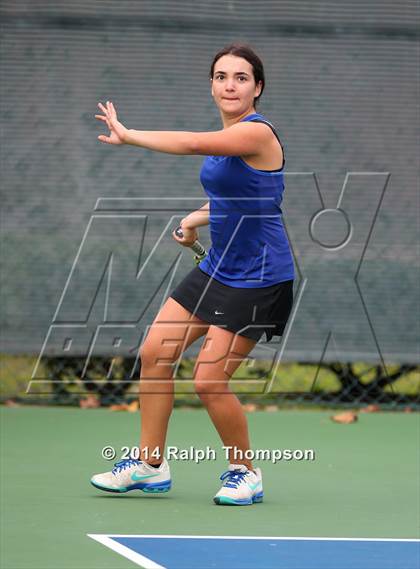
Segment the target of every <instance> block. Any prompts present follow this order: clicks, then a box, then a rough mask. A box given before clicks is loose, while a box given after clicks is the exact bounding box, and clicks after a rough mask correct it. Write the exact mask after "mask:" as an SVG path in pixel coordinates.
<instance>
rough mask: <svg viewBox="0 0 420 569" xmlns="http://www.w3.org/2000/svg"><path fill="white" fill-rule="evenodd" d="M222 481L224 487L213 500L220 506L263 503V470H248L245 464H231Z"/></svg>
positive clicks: (222, 476)
mask: <svg viewBox="0 0 420 569" xmlns="http://www.w3.org/2000/svg"><path fill="white" fill-rule="evenodd" d="M220 480H224V482H223V486H222V487H221V489H220V490H219V491H218V492H217V494H216V496H215V497H214V498H213V500H214V502H215V503H216V504H217V505H219V506H249V505H251V504H254V503H256V502H262V501H263V496H264V492H263V486H262V475H261V470H260V469H259V468H256V469H255V471H253V470H248V469H247V467H246V466H245V465H244V464H230V465H229V470H227V471H226V472H224V473H223V474H222V475H221V477H220Z"/></svg>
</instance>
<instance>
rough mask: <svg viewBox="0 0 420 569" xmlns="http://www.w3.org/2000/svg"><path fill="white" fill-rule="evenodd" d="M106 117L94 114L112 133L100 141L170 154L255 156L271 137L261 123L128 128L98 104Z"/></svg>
mask: <svg viewBox="0 0 420 569" xmlns="http://www.w3.org/2000/svg"><path fill="white" fill-rule="evenodd" d="M98 106H99V108H100V109H101V110H102V112H103V113H104V115H95V117H96V118H97V119H99V120H102V121H104V122H106V124H107V126H108V128H109V130H110V134H109V136H105V135H100V136H98V139H99V140H100V141H101V142H106V143H108V144H132V145H135V146H141V147H142V148H148V149H149V150H155V151H156V152H166V153H168V154H184V155H186V154H198V155H204V156H206V155H211V156H252V155H255V154H258V153H259V152H260V151H261V147H262V146H263V145H264V144H266V143H267V142H268V141H269V140H270V139H271V137H272V133H271V130H270V128H269V127H267V126H266V125H264V124H262V123H253V122H239V123H236V124H234V125H233V126H230V127H229V128H226V129H223V130H218V131H215V132H184V131H160V130H150V131H147V130H144V131H143V130H133V129H127V128H126V127H125V126H124V125H123V124H121V123H120V122H119V121H118V119H117V112H116V110H115V107H114V105H113V104H112V103H111V102H110V101H107V103H106V105H105V106H104V105H102V103H99V105H98Z"/></svg>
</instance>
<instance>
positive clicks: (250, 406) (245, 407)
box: [242, 403, 257, 413]
mask: <svg viewBox="0 0 420 569" xmlns="http://www.w3.org/2000/svg"><path fill="white" fill-rule="evenodd" d="M242 408H243V410H244V411H245V412H246V413H253V412H254V411H256V410H257V406H256V405H255V403H245V404H244V405H242Z"/></svg>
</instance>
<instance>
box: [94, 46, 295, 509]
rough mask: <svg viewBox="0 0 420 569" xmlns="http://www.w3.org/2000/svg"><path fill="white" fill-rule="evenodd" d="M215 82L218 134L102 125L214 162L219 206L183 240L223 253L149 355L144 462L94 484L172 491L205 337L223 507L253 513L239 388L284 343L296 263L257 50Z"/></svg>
mask: <svg viewBox="0 0 420 569" xmlns="http://www.w3.org/2000/svg"><path fill="white" fill-rule="evenodd" d="M210 83H211V93H212V96H213V98H214V102H215V104H216V105H217V107H218V110H219V112H220V116H221V120H222V124H223V128H222V129H221V130H218V131H215V132H178V131H176V132H174V131H169V132H167V131H139V130H131V129H127V128H126V127H125V126H123V125H122V124H121V123H120V122H119V121H118V118H117V112H116V109H115V106H114V104H113V103H112V102H111V101H108V102H106V104H101V103H99V108H100V109H101V111H102V113H103V114H99V115H96V118H97V119H99V120H101V121H103V122H104V123H105V124H106V125H107V126H108V128H109V131H110V133H109V135H108V136H106V135H100V136H99V137H98V138H99V140H100V141H102V142H105V143H108V144H130V145H135V146H140V147H141V148H148V149H150V150H155V151H157V152H165V153H168V154H181V155H189V154H193V155H194V154H197V155H204V156H205V159H204V162H203V166H202V169H201V175H200V180H201V183H202V185H203V187H204V190H205V192H206V194H207V196H208V198H209V202H208V203H206V204H205V205H204V206H203V207H202V208H201V209H200V210H197V211H196V212H193V213H191V214H190V215H188V216H187V217H186V218H184V219H183V220H182V222H181V228H182V231H183V235H184V236H183V238H179V237H178V236H176V235H175V233H174V234H173V238H174V239H175V240H176V241H178V242H179V243H181V244H182V245H185V246H189V245H191V244H192V243H193V242H194V241H195V239H197V237H198V231H197V227H200V226H203V225H206V224H210V233H211V240H212V246H211V248H210V250H209V254H208V256H207V257H206V258H205V259H204V260H203V261H201V262H200V264H199V265H197V266H196V267H195V268H194V269H193V270H192V271H191V272H190V273H189V274H188V275H187V276H186V277H185V278H184V280H183V281H182V282H181V283H180V284H179V285H178V286H177V287H176V288H175V290H173V291H172V294H171V295H170V297H169V298H168V299H167V301H166V303H165V304H164V305H163V307H162V308H161V310H160V311H159V313H158V315H157V316H156V318H155V320H154V322H153V324H152V326H151V328H150V330H149V332H148V334H147V336H146V338H145V340H144V342H143V345H142V346H141V349H140V356H141V376H140V415H141V440H140V447H139V448H140V455H139V460H135V459H134V458H130V459H128V460H122V461H120V462H117V463H116V465H115V468H114V469H113V470H112V471H110V472H106V473H103V474H97V475H95V476H94V477H93V478H92V479H91V482H92V484H93V485H94V486H95V487H97V488H99V489H101V490H105V491H110V492H127V491H129V490H134V489H140V490H143V491H144V492H166V491H168V490H169V489H170V488H171V475H170V470H169V465H168V462H167V460H166V458H165V441H166V434H167V428H168V422H169V417H170V415H171V411H172V407H173V400H174V395H173V392H174V389H173V364H174V363H175V362H176V361H177V360H178V359H179V357H180V355H181V354H182V353H183V352H184V351H185V350H186V349H187V348H188V346H189V345H191V344H192V343H193V342H194V341H196V340H197V339H198V338H200V337H202V336H205V340H204V342H203V345H202V347H201V350H200V352H199V355H198V357H197V361H196V364H195V368H194V382H195V388H196V392H197V394H198V396H199V397H200V399H201V401H202V402H203V404H204V405H205V407H206V409H207V411H208V413H209V415H210V418H211V420H212V422H213V424H214V426H215V428H216V429H217V432H218V433H219V435H220V438H221V440H222V442H223V445H224V446H226V447H231V448H232V451H231V453H230V455H229V456H230V460H229V462H230V464H229V467H228V470H227V471H226V472H224V473H223V474H222V476H221V477H220V478H221V480H222V481H223V485H222V487H221V489H220V490H219V491H218V492H217V494H216V495H215V496H214V502H215V503H216V504H221V505H250V504H253V503H256V502H261V501H262V500H263V486H262V475H261V470H260V469H259V468H254V466H253V464H252V462H251V461H250V460H249V459H247V458H246V457H245V451H246V450H248V449H250V441H249V435H248V427H247V420H246V416H245V413H244V411H243V409H242V406H241V404H240V402H239V400H238V398H237V397H236V395H235V394H234V393H232V392H231V391H230V389H229V379H230V378H231V377H232V375H233V374H234V372H235V370H236V369H237V368H238V366H239V365H240V364H241V362H242V361H243V360H244V358H246V357H247V355H248V354H249V353H250V352H251V350H252V349H253V348H254V346H255V344H256V343H257V342H258V340H259V339H260V338H261V337H262V335H263V334H264V333H265V334H266V338H267V341H270V340H271V338H272V337H273V335H278V336H281V335H282V333H283V330H284V327H285V325H286V323H287V320H288V317H289V314H290V311H291V308H292V304H293V279H294V266H293V258H292V255H291V251H290V247H289V243H288V240H287V236H286V233H285V229H284V225H283V223H282V219H281V214H282V212H281V209H280V204H281V201H282V196H283V191H284V183H283V167H284V155H283V148H282V145H281V143H280V140H279V137H278V135H277V133H276V131H275V129H274V127H273V125H272V124H271V123H270V122H269V121H268V120H266V119H265V118H264V116H263V115H261V114H259V113H257V112H256V104H257V101H258V100H259V98H260V97H261V95H262V92H263V90H264V84H265V79H264V69H263V64H262V62H261V60H260V58H259V57H258V56H257V55H256V54H255V52H254V51H253V50H252V49H251V48H250V47H249V46H247V45H242V44H232V45H230V46H227V47H225V48H224V49H222V50H221V51H220V52H219V53H217V54H216V56H215V57H214V60H213V62H212V65H211V68H210ZM192 428H193V427H192Z"/></svg>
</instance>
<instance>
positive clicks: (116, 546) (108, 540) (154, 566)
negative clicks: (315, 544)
mask: <svg viewBox="0 0 420 569" xmlns="http://www.w3.org/2000/svg"><path fill="white" fill-rule="evenodd" d="M87 536H88V537H90V538H92V539H94V540H95V541H98V542H99V543H102V545H105V546H106V547H108V548H109V549H112V550H113V551H115V552H116V553H119V554H120V555H122V556H123V557H126V558H127V559H129V560H130V561H133V562H134V563H136V564H137V565H139V566H140V567H144V569H167V568H166V567H164V566H163V565H159V564H158V563H155V561H152V560H151V559H149V558H148V557H145V556H144V555H141V554H140V553H137V552H135V551H133V550H132V549H130V548H128V547H126V546H125V545H121V544H120V543H117V542H116V541H114V539H113V538H116V537H117V538H118V537H125V538H127V537H131V538H138V537H140V538H148V539H150V538H152V539H159V538H160V539H254V540H255V539H258V540H264V539H265V540H277V541H287V540H290V541H293V540H294V541H363V542H366V541H374V542H411V543H413V542H414V543H420V539H403V538H402V539H399V538H386V537H379V538H368V537H275V536H273V537H268V536H264V537H263V536H254V537H253V536H251V535H156V534H154V535H147V534H94V533H88V534H87Z"/></svg>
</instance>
